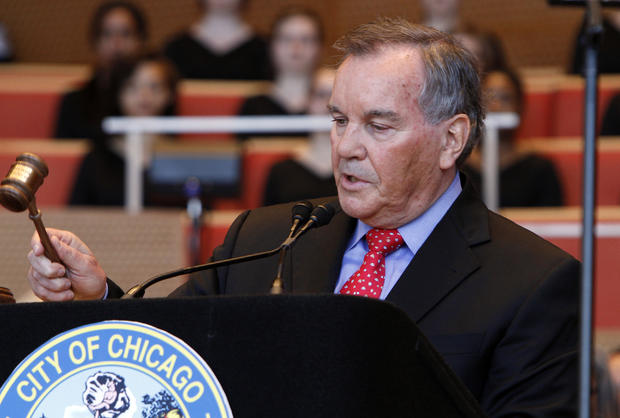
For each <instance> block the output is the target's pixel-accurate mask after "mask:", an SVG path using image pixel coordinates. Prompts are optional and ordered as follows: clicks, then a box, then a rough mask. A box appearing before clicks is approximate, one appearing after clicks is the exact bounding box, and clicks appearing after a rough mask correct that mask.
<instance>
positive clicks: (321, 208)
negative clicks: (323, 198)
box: [310, 200, 340, 227]
mask: <svg viewBox="0 0 620 418" xmlns="http://www.w3.org/2000/svg"><path fill="white" fill-rule="evenodd" d="M339 210H340V203H338V200H333V201H331V202H327V203H322V204H320V205H318V206H317V207H316V208H314V210H313V211H312V215H311V216H310V217H311V218H312V219H314V222H315V226H317V227H319V226H323V225H327V224H328V223H329V221H331V220H332V218H333V217H334V215H335V214H336V212H337V211H339Z"/></svg>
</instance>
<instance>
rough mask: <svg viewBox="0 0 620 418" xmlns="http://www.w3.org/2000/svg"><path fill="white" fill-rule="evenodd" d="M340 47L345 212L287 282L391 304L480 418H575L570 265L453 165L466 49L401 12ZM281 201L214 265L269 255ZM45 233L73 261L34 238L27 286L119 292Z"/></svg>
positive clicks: (464, 99)
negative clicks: (473, 401) (52, 257)
mask: <svg viewBox="0 0 620 418" xmlns="http://www.w3.org/2000/svg"><path fill="white" fill-rule="evenodd" d="M335 46H336V48H337V49H339V50H341V51H342V52H343V55H344V57H343V60H342V62H341V64H340V66H339V69H338V72H337V75H336V80H335V84H334V90H333V94H332V97H331V100H330V102H329V111H330V112H331V114H332V116H333V119H334V121H333V127H332V132H331V141H332V162H333V168H334V175H335V179H336V183H337V186H338V199H339V201H340V205H341V207H342V211H339V212H338V213H337V214H336V215H335V216H334V218H333V219H332V221H331V222H330V223H329V224H328V225H326V226H324V227H321V228H317V229H314V230H311V231H310V232H309V233H308V234H307V235H306V236H305V237H303V239H301V240H300V241H299V242H298V243H297V244H296V245H295V247H294V248H293V249H292V252H291V254H290V259H289V262H288V264H287V268H286V269H285V271H284V276H283V279H284V280H283V281H284V288H285V290H286V291H287V292H290V293H320V292H324V293H325V292H335V293H342V294H351V295H359V296H366V297H373V298H380V299H384V300H386V301H389V302H391V303H393V304H395V305H397V306H398V307H400V308H401V309H403V310H404V311H405V312H407V314H408V315H409V317H410V318H411V319H412V320H414V321H415V322H416V323H417V324H418V326H419V327H420V329H421V330H422V331H423V332H424V333H425V334H426V335H427V336H428V338H429V339H430V341H431V342H432V343H433V345H434V346H435V347H436V348H437V350H438V351H439V352H440V353H441V354H442V355H443V356H444V358H445V360H446V361H447V363H448V364H449V365H450V366H451V367H452V368H453V369H454V371H455V372H456V374H457V375H458V376H459V377H460V378H461V379H462V380H463V382H465V384H466V385H467V386H468V387H469V389H470V390H471V392H472V393H473V394H474V396H475V397H476V398H477V399H478V400H479V401H480V403H481V405H482V407H483V409H484V410H485V411H486V412H487V413H488V414H489V415H490V416H494V417H499V416H502V417H504V416H530V417H534V416H536V417H543V416H545V417H551V416H553V417H560V416H573V415H574V413H575V409H576V379H577V377H576V375H577V359H576V347H577V326H576V324H577V305H578V303H577V301H578V295H577V290H578V277H579V268H580V266H579V263H578V262H577V261H576V260H575V259H573V258H572V257H570V256H569V255H568V254H566V253H564V252H562V251H561V250H559V249H558V248H556V247H554V246H553V245H551V244H549V243H548V242H546V241H544V240H543V239H541V238H539V237H537V236H535V235H534V234H532V233H530V232H528V231H526V230H525V229H523V228H520V227H519V226H517V225H515V224H513V223H512V222H510V221H508V220H506V219H504V218H502V217H501V216H499V215H497V214H495V213H492V212H490V211H489V210H487V208H486V207H485V206H484V204H483V203H482V201H481V200H480V198H479V197H478V195H477V193H476V192H475V191H474V190H473V189H472V186H471V185H470V183H469V182H468V180H467V179H466V178H465V176H464V175H462V174H459V171H458V168H459V166H460V164H461V163H462V162H463V160H464V159H465V158H466V157H467V155H468V154H469V153H470V151H471V149H472V147H473V146H474V145H475V143H476V141H477V140H478V138H479V137H480V134H481V129H482V123H483V122H482V119H483V111H482V108H481V104H480V85H479V84H480V83H479V77H478V74H477V72H476V65H475V63H474V62H473V58H472V57H471V56H470V55H469V54H468V53H467V52H466V51H465V50H464V49H463V48H462V47H461V46H459V45H458V44H457V43H456V42H455V41H454V40H453V38H452V37H450V36H449V35H447V34H444V33H442V32H439V31H436V30H434V29H429V28H426V27H424V26H419V25H412V24H410V23H408V22H406V21H404V20H401V19H381V20H378V21H376V22H374V23H371V24H366V25H362V26H360V27H358V28H357V29H355V30H353V31H352V32H350V33H349V34H347V35H346V36H344V37H343V38H342V39H341V40H339V41H338V42H337V43H336V45H335ZM290 210H291V204H288V205H278V206H272V207H266V208H260V209H255V210H251V211H247V212H245V213H243V214H241V215H240V216H239V217H238V218H237V220H236V221H235V222H234V224H233V225H232V226H231V227H230V229H229V231H228V234H227V236H226V239H225V241H224V243H223V244H222V245H221V246H220V247H218V248H217V249H216V250H215V251H214V254H213V257H212V259H214V260H217V259H223V258H227V257H232V256H238V255H243V254H248V253H251V252H256V251H261V250H265V249H270V248H274V247H275V246H277V245H278V244H279V243H280V241H281V240H282V238H283V237H285V236H286V234H287V233H288V229H289V226H290V223H289V222H290V221H289V219H290V215H289V214H290ZM50 233H51V235H52V242H53V244H54V246H55V248H56V249H57V251H58V254H59V255H60V257H61V258H62V260H63V261H64V262H65V265H66V266H67V268H66V269H65V268H64V267H63V266H61V265H60V264H56V263H51V262H50V261H49V260H48V259H47V258H45V256H44V255H43V248H42V246H41V244H40V243H39V241H38V238H37V237H36V236H35V237H34V238H33V243H32V251H31V252H30V254H29V260H30V263H31V269H30V271H29V274H28V278H29V280H30V282H31V285H32V288H33V290H34V292H35V294H37V295H38V296H39V297H40V298H42V299H44V300H71V299H89V298H102V297H118V296H119V295H121V294H122V291H121V290H120V289H119V288H118V287H117V286H116V285H114V283H113V282H111V281H109V280H106V275H105V273H104V271H103V270H102V268H101V267H100V266H99V264H98V262H97V260H96V259H95V257H94V256H93V254H92V253H91V252H90V250H89V249H88V247H87V246H86V245H85V244H84V243H82V242H81V241H80V240H79V239H78V238H77V237H76V236H75V235H73V234H71V233H69V232H65V231H57V230H50ZM275 263H276V260H274V259H263V260H256V261H253V262H250V263H245V264H237V265H233V266H230V267H226V268H220V269H218V270H216V271H210V272H208V273H206V274H204V275H201V276H199V277H195V278H193V279H191V280H190V281H188V282H187V283H186V284H185V285H183V286H181V287H180V288H179V289H177V290H176V291H175V292H173V294H172V296H184V295H203V294H261V293H267V292H268V291H269V289H270V287H271V282H272V277H273V272H274V271H275Z"/></svg>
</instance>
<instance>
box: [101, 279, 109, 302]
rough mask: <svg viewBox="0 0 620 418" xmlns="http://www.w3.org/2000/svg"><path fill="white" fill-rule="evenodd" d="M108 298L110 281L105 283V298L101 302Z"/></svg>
mask: <svg viewBox="0 0 620 418" xmlns="http://www.w3.org/2000/svg"><path fill="white" fill-rule="evenodd" d="M107 298H108V281H107V280H106V281H105V293H104V294H103V298H101V300H106V299H107Z"/></svg>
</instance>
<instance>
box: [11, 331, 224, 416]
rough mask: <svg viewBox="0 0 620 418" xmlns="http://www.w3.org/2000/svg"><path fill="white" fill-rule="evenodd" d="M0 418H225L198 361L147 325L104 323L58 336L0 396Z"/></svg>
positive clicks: (214, 386)
mask: <svg viewBox="0 0 620 418" xmlns="http://www.w3.org/2000/svg"><path fill="white" fill-rule="evenodd" d="M0 417H3V418H4V417H15V418H17V417H19V418H21V417H27V418H30V417H32V418H44V417H46V418H52V417H65V418H92V417H95V418H130V417H136V418H138V417H139V418H177V417H201V418H202V417H205V418H216V417H222V418H224V417H232V413H231V411H230V406H229V405H228V400H227V399H226V395H225V394H224V391H223V390H222V387H221V386H220V384H219V382H218V381H217V379H216V377H215V375H214V374H213V372H212V371H211V369H210V368H209V366H208V365H207V364H206V363H205V361H204V360H203V359H202V358H201V357H200V356H199V355H198V354H197V353H196V352H195V351H194V350H193V349H192V348H191V347H189V346H188V345H187V344H185V342H183V341H181V340H180V339H178V338H176V337H175V336H173V335H171V334H169V333H167V332H165V331H162V330H160V329H157V328H154V327H152V326H150V325H146V324H142V323H139V322H130V321H104V322H98V323H95V324H90V325H85V326H82V327H78V328H75V329H72V330H69V331H66V332H64V333H62V334H60V335H57V336H56V337H54V338H52V339H51V340H49V341H48V342H46V343H45V344H43V345H42V346H40V347H39V348H38V349H36V350H35V351H34V352H33V353H31V354H30V355H29V356H28V357H27V358H26V359H24V360H23V361H22V362H21V363H20V364H19V365H18V366H17V368H16V369H15V370H14V371H13V373H12V374H11V376H9V378H8V379H7V381H6V382H5V383H4V385H3V386H2V388H0Z"/></svg>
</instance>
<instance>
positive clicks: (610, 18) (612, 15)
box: [570, 10, 620, 74]
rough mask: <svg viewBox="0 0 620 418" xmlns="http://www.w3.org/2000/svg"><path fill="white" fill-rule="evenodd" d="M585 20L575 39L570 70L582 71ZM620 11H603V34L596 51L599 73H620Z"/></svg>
mask: <svg viewBox="0 0 620 418" xmlns="http://www.w3.org/2000/svg"><path fill="white" fill-rule="evenodd" d="M584 35H585V20H584V22H583V23H582V25H581V29H580V30H579V33H578V35H577V38H576V40H575V48H574V51H575V52H574V55H573V62H572V64H571V68H570V72H571V73H573V74H582V73H583V64H584V55H583V54H584V52H585V44H584V42H583V39H584ZM618 51H620V11H617V10H613V11H612V10H605V11H604V12H603V36H601V40H600V44H599V53H598V71H599V73H601V74H603V73H620V53H618Z"/></svg>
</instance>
